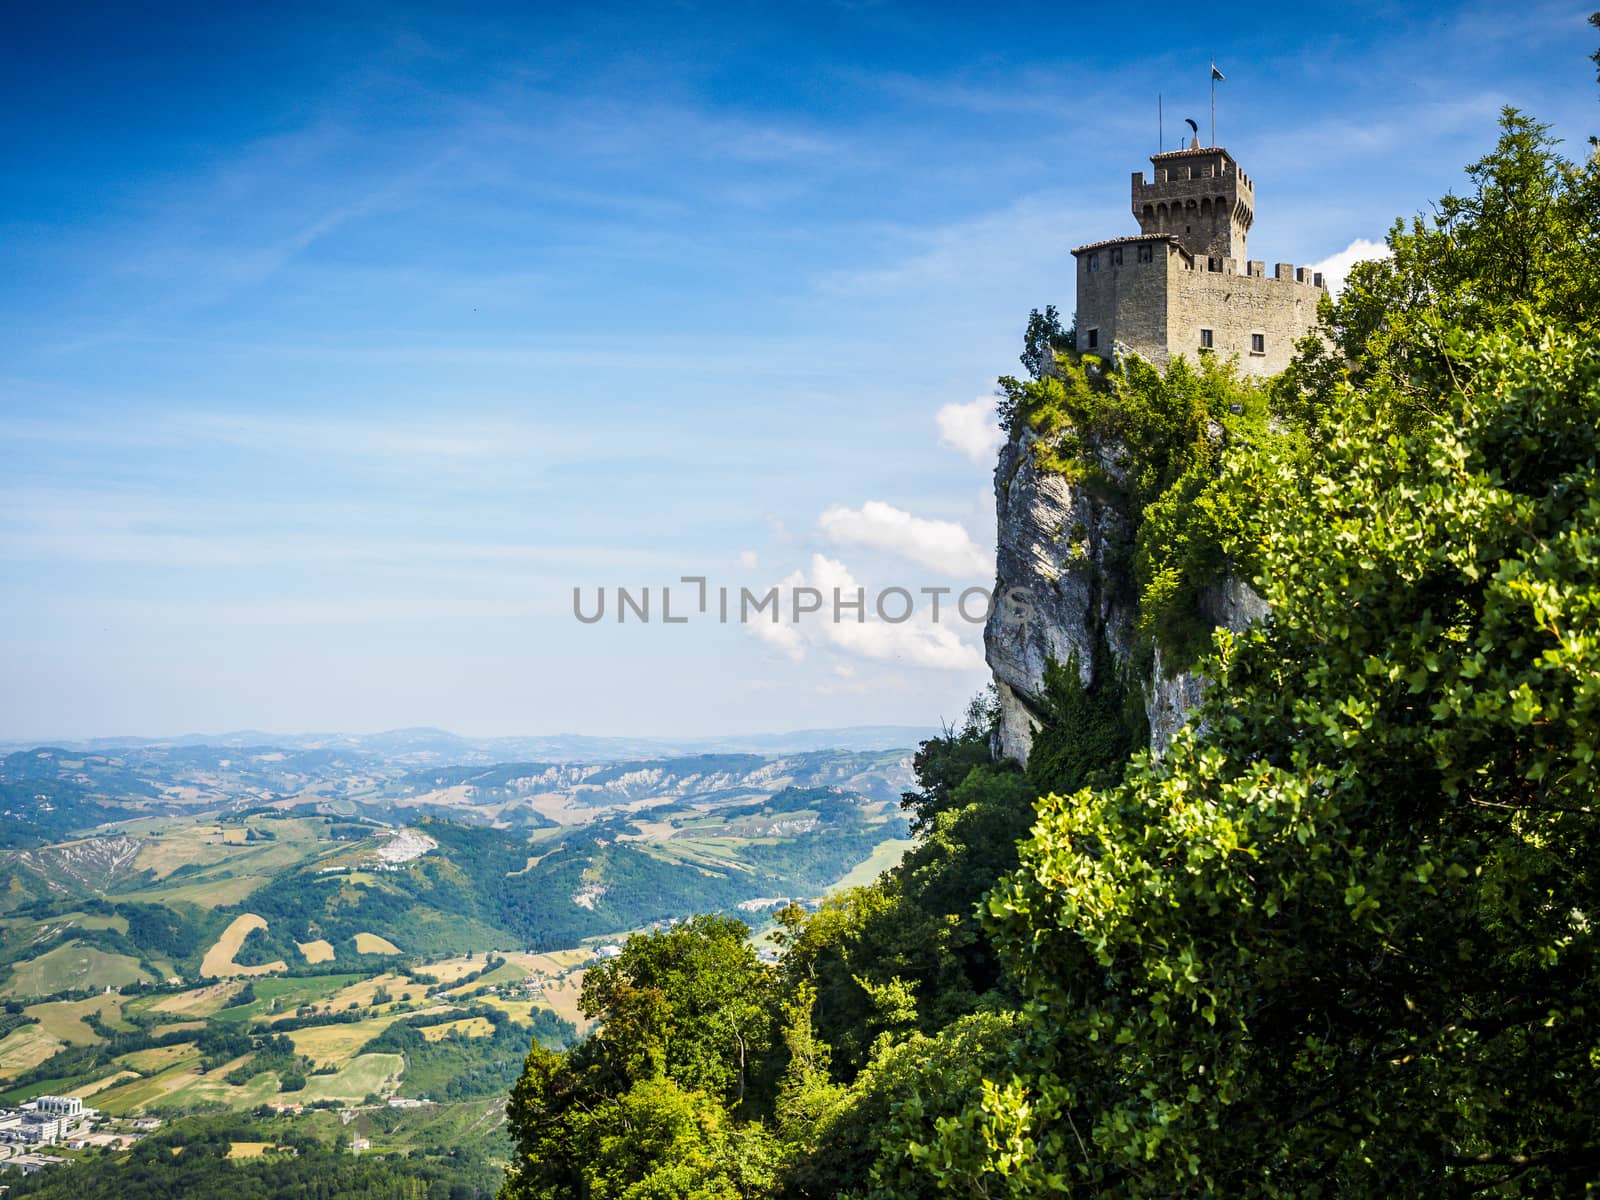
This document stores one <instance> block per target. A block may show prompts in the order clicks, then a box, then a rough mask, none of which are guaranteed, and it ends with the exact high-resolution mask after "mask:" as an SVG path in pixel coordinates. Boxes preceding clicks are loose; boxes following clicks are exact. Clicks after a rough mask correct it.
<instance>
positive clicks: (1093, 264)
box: [1089, 254, 1100, 271]
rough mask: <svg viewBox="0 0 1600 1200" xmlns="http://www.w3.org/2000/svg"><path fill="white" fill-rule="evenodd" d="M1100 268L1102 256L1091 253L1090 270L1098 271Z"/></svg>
mask: <svg viewBox="0 0 1600 1200" xmlns="http://www.w3.org/2000/svg"><path fill="white" fill-rule="evenodd" d="M1099 269H1100V256H1099V255H1098V254H1091V255H1089V270H1091V271H1098V270H1099Z"/></svg>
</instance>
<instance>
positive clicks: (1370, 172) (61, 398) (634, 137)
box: [0, 0, 1600, 739]
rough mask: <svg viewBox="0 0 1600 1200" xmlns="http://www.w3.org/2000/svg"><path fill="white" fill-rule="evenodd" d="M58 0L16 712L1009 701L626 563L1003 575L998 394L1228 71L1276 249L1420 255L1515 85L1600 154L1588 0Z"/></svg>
mask: <svg viewBox="0 0 1600 1200" xmlns="http://www.w3.org/2000/svg"><path fill="white" fill-rule="evenodd" d="M28 7H29V8H30V9H33V10H34V11H23V6H11V7H10V8H9V9H8V10H7V12H6V13H5V15H4V16H3V17H0V45H3V47H4V50H3V53H4V55H5V60H6V61H5V70H4V71H3V72H0V93H3V100H4V104H5V111H6V112H7V114H8V116H9V118H10V119H9V120H8V121H7V122H6V123H5V127H4V130H3V132H0V138H3V139H4V154H3V156H0V164H3V165H0V171H3V172H4V180H3V183H4V186H3V189H0V245H3V247H4V250H3V256H4V258H3V261H4V264H5V265H4V270H3V271H0V433H3V436H0V497H3V500H0V573H3V578H4V586H3V588H0V669H3V672H4V677H5V679H6V685H5V688H4V690H3V698H0V706H3V707H0V738H18V739H21V738H49V737H69V736H90V735H111V734H146V735H160V734H169V733H178V732H186V731H193V730H200V731H221V730H224V729H231V728H240V727H251V728H264V729H269V730H283V731H296V730H312V729H321V730H326V729H346V730H373V729H381V728H387V727H393V726H401V725H416V724H434V725H441V726H445V727H449V728H452V729H456V730H458V731H460V732H464V733H471V734H481V735H489V734H509V733H548V732H556V731H575V732H584V733H594V734H639V735H643V734H663V735H687V734H699V733H712V732H745V731H756V730H776V729H792V728H802V727H813V726H836V725H847V724H857V723H868V722H873V723H876V722H894V723H918V724H922V723H931V722H934V721H937V720H939V719H940V718H951V717H955V716H956V715H957V714H958V713H959V711H960V709H961V707H962V706H963V704H964V702H965V699H966V698H967V697H968V696H970V695H971V694H972V693H973V692H974V691H975V690H976V689H977V688H978V687H979V686H981V684H982V682H983V680H984V678H985V672H984V670H983V669H982V666H981V639H980V638H979V636H978V629H977V628H976V627H974V626H971V625H967V624H964V623H961V622H959V621H957V622H949V621H946V622H945V623H943V624H941V625H934V624H932V623H931V622H929V621H927V620H926V614H925V613H924V615H923V616H922V617H919V618H918V619H916V620H914V621H913V622H910V623H908V624H907V625H903V626H893V627H891V626H887V625H885V624H883V623H881V622H873V623H871V624H869V625H868V626H867V627H866V628H845V629H843V630H842V631H841V630H839V629H832V630H830V629H828V628H824V627H816V626H810V625H808V626H806V627H804V628H802V629H800V630H790V631H787V632H779V633H774V632H773V631H771V630H770V629H765V630H753V629H751V628H740V627H737V626H732V625H730V626H720V625H718V624H716V623H715V622H709V621H705V620H698V621H692V622H690V623H689V624H687V625H678V626H664V625H661V624H660V623H659V621H657V622H655V623H652V624H649V625H639V624H637V623H630V624H625V625H618V624H617V623H616V622H615V621H614V620H607V621H605V622H602V623H600V624H596V625H593V626H589V625H582V624H580V623H579V622H577V621H576V620H574V619H573V616H572V590H573V588H574V587H581V588H583V589H585V594H586V595H587V596H589V597H590V601H589V603H592V597H593V595H594V589H595V588H596V587H598V586H602V585H603V586H606V587H607V588H608V589H614V588H615V587H617V586H619V585H623V586H628V587H631V588H634V589H638V588H642V587H645V586H650V587H651V588H652V590H653V591H655V592H657V594H658V596H659V588H660V586H661V585H663V584H671V583H673V582H674V581H675V580H677V579H678V577H679V576H682V575H686V574H689V575H705V576H708V577H709V578H710V580H711V582H712V584H713V585H716V584H726V585H730V586H734V587H737V586H739V585H741V584H742V585H747V586H751V587H757V588H759V587H764V586H766V585H769V584H772V583H776V582H778V581H780V580H791V581H793V580H804V581H809V582H824V583H832V582H837V581H839V580H849V581H855V582H859V583H860V584H861V585H863V586H865V587H867V588H868V589H869V593H871V592H875V591H876V590H877V589H881V588H884V587H888V586H902V587H906V588H908V589H911V590H913V591H915V590H916V589H918V588H921V587H931V586H949V587H956V588H960V587H963V586H967V585H969V584H973V583H977V584H983V583H987V582H988V581H989V580H988V579H987V578H986V572H987V570H988V568H987V566H986V558H985V556H986V555H987V553H988V551H989V548H990V547H991V546H992V543H993V532H994V531H993V520H994V517H993V504H992V500H991V484H990V465H991V464H990V462H989V461H988V459H987V458H986V453H987V449H988V447H987V445H986V439H987V433H986V424H985V422H984V420H983V419H982V418H981V413H980V412H979V409H980V408H981V405H975V403H974V402H975V401H977V400H979V399H980V398H982V397H985V396H986V395H988V394H989V392H990V390H991V387H992V382H993V379H994V377H995V376H996V375H997V374H1000V373H1004V372H1011V371H1014V370H1016V354H1017V351H1018V349H1019V342H1020V332H1021V328H1022V326H1023V324H1024V322H1025V319H1026V316H1027V312H1028V310H1029V308H1031V307H1034V306H1039V305H1043V304H1046V303H1055V304H1057V305H1058V306H1060V307H1061V308H1062V309H1063V311H1064V312H1069V311H1070V310H1071V306H1072V294H1071V293H1072V286H1071V278H1072V277H1071V262H1072V260H1071V257H1070V254H1069V253H1068V251H1069V250H1070V247H1071V246H1073V245H1075V244H1078V243H1081V242H1084V241H1090V240H1094V239H1097V238H1100V237H1105V236H1111V235H1114V234H1117V233H1119V232H1124V231H1127V230H1129V229H1131V228H1132V221H1131V218H1130V216H1129V215H1128V212H1127V199H1128V196H1127V189H1128V178H1129V172H1130V171H1132V170H1135V169H1137V168H1139V167H1140V166H1142V165H1145V159H1146V156H1148V155H1149V154H1150V153H1151V152H1152V151H1153V150H1154V149H1155V148H1156V147H1155V144H1154V143H1155V140H1156V120H1155V118H1156V95H1157V93H1158V92H1159V93H1161V94H1163V95H1164V97H1165V106H1166V113H1167V127H1168V138H1169V141H1171V140H1173V139H1174V138H1175V136H1176V135H1175V133H1174V132H1173V130H1174V129H1175V127H1176V126H1177V124H1178V122H1179V121H1180V120H1181V118H1182V117H1183V116H1185V115H1191V114H1192V115H1194V116H1195V117H1196V118H1197V119H1198V120H1199V121H1200V122H1201V125H1202V128H1204V127H1205V124H1206V120H1207V118H1206V77H1207V68H1206V62H1207V58H1208V56H1209V55H1211V54H1215V55H1216V58H1217V62H1218V65H1219V66H1220V67H1221V68H1222V69H1223V71H1224V72H1226V73H1227V76H1228V78H1227V82H1226V83H1224V84H1221V85H1219V88H1218V109H1219V118H1218V126H1219V128H1218V133H1219V139H1218V140H1219V141H1220V142H1222V143H1223V144H1225V145H1227V146H1228V147H1229V148H1230V149H1231V150H1232V151H1233V152H1234V154H1235V155H1236V157H1237V158H1238V159H1239V160H1240V161H1241V163H1243V164H1244V166H1245V169H1246V170H1247V171H1249V172H1250V173H1251V174H1252V176H1254V178H1255V180H1256V184H1257V220H1256V224H1255V226H1254V228H1253V230H1252V233H1251V251H1252V254H1253V255H1254V256H1255V257H1260V258H1265V259H1268V260H1269V261H1277V260H1282V261H1293V262H1296V263H1311V262H1318V261H1321V260H1324V259H1327V258H1329V257H1330V256H1333V255H1335V254H1338V253H1339V252H1341V251H1343V250H1345V248H1346V247H1348V246H1349V245H1351V243H1353V242H1355V241H1357V240H1359V239H1374V238H1379V237H1381V235H1382V234H1383V232H1384V231H1385V229H1386V228H1387V227H1388V225H1389V224H1390V222H1391V221H1392V219H1393V218H1394V217H1395V216H1396V215H1398V214H1400V213H1403V212H1410V211H1414V210H1416V209H1417V208H1418V207H1420V206H1422V205H1423V204H1424V203H1425V201H1426V200H1427V199H1428V198H1430V197H1436V196H1438V195H1440V194H1441V193H1442V192H1444V191H1445V190H1447V189H1448V188H1450V187H1451V186H1453V185H1455V184H1457V182H1458V181H1459V179H1460V168H1461V167H1462V166H1463V165H1464V164H1465V163H1466V162H1468V161H1470V160H1471V159H1472V158H1475V157H1476V156H1478V155H1479V154H1480V153H1482V152H1483V151H1484V150H1485V149H1486V148H1487V147H1488V146H1489V145H1490V144H1491V143H1492V141H1493V137H1494V120H1495V115H1496V113H1497V111H1498V110H1499V108H1500V107H1501V105H1503V104H1515V105H1517V106H1519V107H1522V108H1524V109H1526V110H1528V111H1531V112H1532V113H1534V114H1535V115H1537V116H1538V117H1540V118H1541V119H1544V120H1546V121H1549V122H1551V123H1552V124H1554V126H1555V128H1556V132H1557V133H1558V134H1560V135H1561V136H1563V137H1565V138H1566V139H1567V142H1568V144H1569V146H1570V147H1572V148H1573V150H1574V152H1577V151H1578V150H1579V149H1581V147H1582V144H1583V142H1584V140H1585V138H1586V137H1587V135H1588V134H1589V133H1590V132H1591V131H1592V130H1593V129H1594V128H1595V126H1596V124H1597V122H1596V120H1595V117H1596V116H1597V113H1600V110H1597V108H1596V100H1597V98H1600V91H1597V90H1596V88H1595V85H1594V72H1593V68H1592V65H1591V64H1589V63H1588V62H1587V61H1586V55H1587V54H1588V53H1589V52H1590V51H1591V50H1592V49H1593V47H1592V46H1591V45H1590V43H1591V41H1592V40H1593V38H1592V36H1591V35H1590V31H1589V30H1588V29H1587V27H1586V26H1585V25H1584V18H1585V14H1586V9H1585V8H1584V6H1583V5H1581V4H1580V5H1572V4H1545V3H1541V2H1539V0H1535V2H1533V3H1530V4H1526V5H1522V6H1519V7H1518V8H1517V9H1516V10H1515V13H1514V15H1510V14H1509V9H1508V8H1507V6H1504V5H1496V4H1483V5H1469V6H1464V7H1455V6H1448V5H1437V6H1431V7H1429V8H1427V9H1426V11H1425V12H1417V11H1414V10H1413V9H1412V8H1411V7H1410V6H1400V5H1363V4H1354V5H1351V4H1340V5H1319V4H1299V5H1283V4H1272V5H1261V6H1255V5H1244V4H1230V5H1224V6H1220V7H1219V6H1210V7H1209V8H1208V9H1207V8H1204V7H1203V6H1202V8H1197V7H1196V6H1194V5H1192V4H1185V5H1182V6H1171V7H1167V6H1162V5H1146V6H1142V7H1140V8H1139V9H1138V10H1137V11H1138V15H1137V18H1136V19H1132V20H1130V21H1129V22H1128V23H1127V24H1124V25H1118V24H1116V23H1115V22H1114V21H1108V20H1106V19H1104V17H1103V16H1102V15H1101V12H1102V10H1101V9H1100V8H1098V7H1095V8H1089V7H1082V8H1079V7H1074V6H1071V5H1060V4H1054V5H1047V6H1039V7H1027V6H1020V5H1010V6H1007V5H984V6H979V5H951V6H940V5H927V4H923V5H896V4H871V3H853V4H843V3H841V4H831V5H830V4H809V5H786V6H781V5H775V4H773V5H760V4H750V5H737V6H731V5H730V6H727V7H721V6H715V5H695V4H681V5H660V6H651V7H608V6H603V5H584V6H570V7H569V6H561V5H542V6H526V7H523V8H511V7H508V8H505V9H503V10H499V11H498V12H497V11H495V10H492V9H489V8H486V7H480V8H479V9H478V11H477V12H476V13H475V14H472V15H470V16H464V15H462V14H460V13H452V12H447V11H446V10H445V9H444V8H443V6H441V7H440V8H438V9H429V8H426V7H406V6H402V5H394V4H384V5H378V4H365V5H319V6H315V7H313V6H306V7H303V8H302V7H297V6H292V5H289V6H271V7H268V6H260V7H259V8H258V10H257V11H256V12H255V13H254V14H253V15H251V14H249V13H244V12H242V11H239V10H238V6H207V7H203V8H201V7H197V8H194V9H186V8H183V7H177V6H156V7H155V8H154V9H153V10H150V11H144V10H136V9H135V8H134V7H132V6H121V5H118V6H107V7H105V8H104V9H103V10H100V9H96V8H95V7H94V6H90V5H83V6H78V7H75V8H65V9H59V10H57V11H54V12H51V13H45V12H44V11H43V10H42V8H41V7H40V6H28ZM229 10H232V11H229ZM1202 11H1204V12H1205V14H1206V15H1205V16H1203V17H1202V16H1199V15H1197V14H1199V13H1201V12H1202ZM941 413H942V418H941ZM613 597H614V592H613ZM657 603H658V604H659V598H658V600H657Z"/></svg>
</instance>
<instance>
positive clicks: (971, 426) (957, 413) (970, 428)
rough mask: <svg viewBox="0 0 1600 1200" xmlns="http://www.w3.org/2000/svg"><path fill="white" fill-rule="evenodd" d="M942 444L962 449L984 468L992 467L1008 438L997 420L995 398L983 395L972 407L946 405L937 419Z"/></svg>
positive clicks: (973, 402)
mask: <svg viewBox="0 0 1600 1200" xmlns="http://www.w3.org/2000/svg"><path fill="white" fill-rule="evenodd" d="M934 420H935V421H936V422H937V423H938V425H939V444H940V445H942V446H949V447H951V448H952V449H955V450H959V451H960V452H961V453H962V454H965V455H966V456H967V457H968V458H970V459H971V460H972V461H973V462H975V463H977V464H978V465H979V466H980V467H985V466H987V467H992V466H993V465H994V456H995V455H996V454H997V453H999V450H1000V443H1001V442H1003V441H1004V440H1005V439H1004V437H1003V436H1002V435H1001V433H1000V426H999V424H998V423H997V422H996V420H995V412H994V397H993V396H979V397H978V398H977V399H976V400H974V401H972V402H971V403H970V404H946V405H945V406H944V407H943V408H941V409H940V410H939V411H938V413H937V414H935V416H934Z"/></svg>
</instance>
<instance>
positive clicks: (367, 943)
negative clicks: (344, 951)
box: [356, 933, 401, 954]
mask: <svg viewBox="0 0 1600 1200" xmlns="http://www.w3.org/2000/svg"><path fill="white" fill-rule="evenodd" d="M400 952H401V951H400V947H399V946H396V945H395V944H394V943H393V942H391V941H390V940H389V939H388V938H381V937H379V936H378V935H377V934H375V933H358V934H356V953H357V954H399V953H400Z"/></svg>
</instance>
